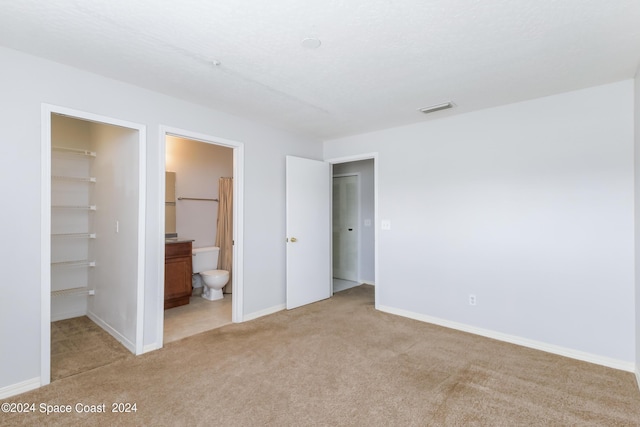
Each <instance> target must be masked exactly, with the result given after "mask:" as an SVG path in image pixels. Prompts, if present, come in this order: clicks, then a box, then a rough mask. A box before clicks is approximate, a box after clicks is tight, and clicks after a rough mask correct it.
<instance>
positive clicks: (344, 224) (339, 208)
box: [332, 175, 358, 282]
mask: <svg viewBox="0 0 640 427" xmlns="http://www.w3.org/2000/svg"><path fill="white" fill-rule="evenodd" d="M332 227H333V277H335V278H337V279H343V280H351V281H354V282H355V281H357V280H358V175H347V176H336V177H333V225H332Z"/></svg>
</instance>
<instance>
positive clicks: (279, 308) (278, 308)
mask: <svg viewBox="0 0 640 427" xmlns="http://www.w3.org/2000/svg"><path fill="white" fill-rule="evenodd" d="M286 308H287V305H286V304H278V305H274V306H273V307H269V308H265V309H264V310H259V311H254V312H253V313H249V314H245V315H244V317H243V319H242V321H243V322H247V321H249V320H254V319H257V318H258V317H262V316H267V315H269V314H273V313H277V312H278V311H282V310H284V309H286Z"/></svg>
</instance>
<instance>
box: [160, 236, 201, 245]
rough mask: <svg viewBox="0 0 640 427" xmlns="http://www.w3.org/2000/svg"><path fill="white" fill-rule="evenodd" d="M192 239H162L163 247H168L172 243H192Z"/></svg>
mask: <svg viewBox="0 0 640 427" xmlns="http://www.w3.org/2000/svg"><path fill="white" fill-rule="evenodd" d="M193 241H194V240H193V239H179V238H177V237H171V238H169V239H164V243H165V245H170V244H173V243H186V242H193Z"/></svg>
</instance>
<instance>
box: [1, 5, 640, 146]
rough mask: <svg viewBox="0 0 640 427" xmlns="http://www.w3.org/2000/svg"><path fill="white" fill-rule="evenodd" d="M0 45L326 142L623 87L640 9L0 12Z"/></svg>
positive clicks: (638, 41) (639, 33)
mask: <svg viewBox="0 0 640 427" xmlns="http://www.w3.org/2000/svg"><path fill="white" fill-rule="evenodd" d="M306 37H317V38H319V39H320V40H321V41H322V45H321V46H320V47H319V48H318V49H308V48H306V47H303V46H302V45H301V42H302V40H303V39H304V38H306ZM0 45H4V46H6V47H9V48H13V49H17V50H21V51H24V52H27V53H31V54H34V55H38V56H42V57H45V58H49V59H52V60H54V61H57V62H61V63H65V64H69V65H72V66H75V67H78V68H81V69H85V70H89V71H92V72H95V73H98V74H101V75H104V76H108V77H111V78H115V79H118V80H122V81H126V82H130V83H133V84H136V85H138V86H142V87H146V88H149V89H152V90H155V91H158V92H163V93H166V94H169V95H172V96H175V97H179V98H183V99H186V100H190V101H193V102H196V103H200V104H204V105H207V106H210V107H212V108H215V109H218V110H222V111H227V112H230V113H232V114H236V115H240V116H244V117H248V118H250V119H252V120H256V121H259V122H263V123H268V124H271V125H273V126H276V127H279V128H284V129H290V130H293V131H297V132H302V133H304V134H307V135H310V136H315V137H319V138H322V139H329V138H334V137H339V136H344V135H349V134H355V133H361V132H367V131H372V130H377V129H381V128H386V127H391V126H397V125H402V124H408V123H414V122H419V121H424V120H430V119H433V118H438V117H445V116H447V115H450V114H459V113H462V112H468V111H473V110H477V109H481V108H486V107H491V106H496V105H501V104H506V103H511V102H517V101H522V100H526V99H531V98H537V97H540V96H545V95H551V94H554V93H559V92H564V91H568V90H574V89H580V88H584V87H588V86H593V85H598V84H604V83H608V82H613V81H618V80H622V79H625V78H631V77H633V76H634V74H635V72H636V70H637V67H638V64H639V61H640V1H639V0H611V1H606V2H605V1H602V0H322V1H314V2H311V1H303V0H271V1H264V0H180V1H176V0H104V1H103V0H48V1H42V0H0ZM216 61H219V64H218V65H216ZM446 101H453V102H455V103H456V105H457V107H456V108H455V109H453V110H448V111H440V112H437V113H434V114H431V115H428V116H427V115H424V114H422V113H419V112H417V109H418V108H420V107H424V106H428V105H431V104H438V103H442V102H446Z"/></svg>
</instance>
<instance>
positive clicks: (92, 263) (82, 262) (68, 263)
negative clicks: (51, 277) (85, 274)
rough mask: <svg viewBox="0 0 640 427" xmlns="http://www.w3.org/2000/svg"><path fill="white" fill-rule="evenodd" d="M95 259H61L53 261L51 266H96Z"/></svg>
mask: <svg viewBox="0 0 640 427" xmlns="http://www.w3.org/2000/svg"><path fill="white" fill-rule="evenodd" d="M95 266H96V262H95V261H89V260H86V259H83V260H77V261H61V262H52V263H51V267H95Z"/></svg>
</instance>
